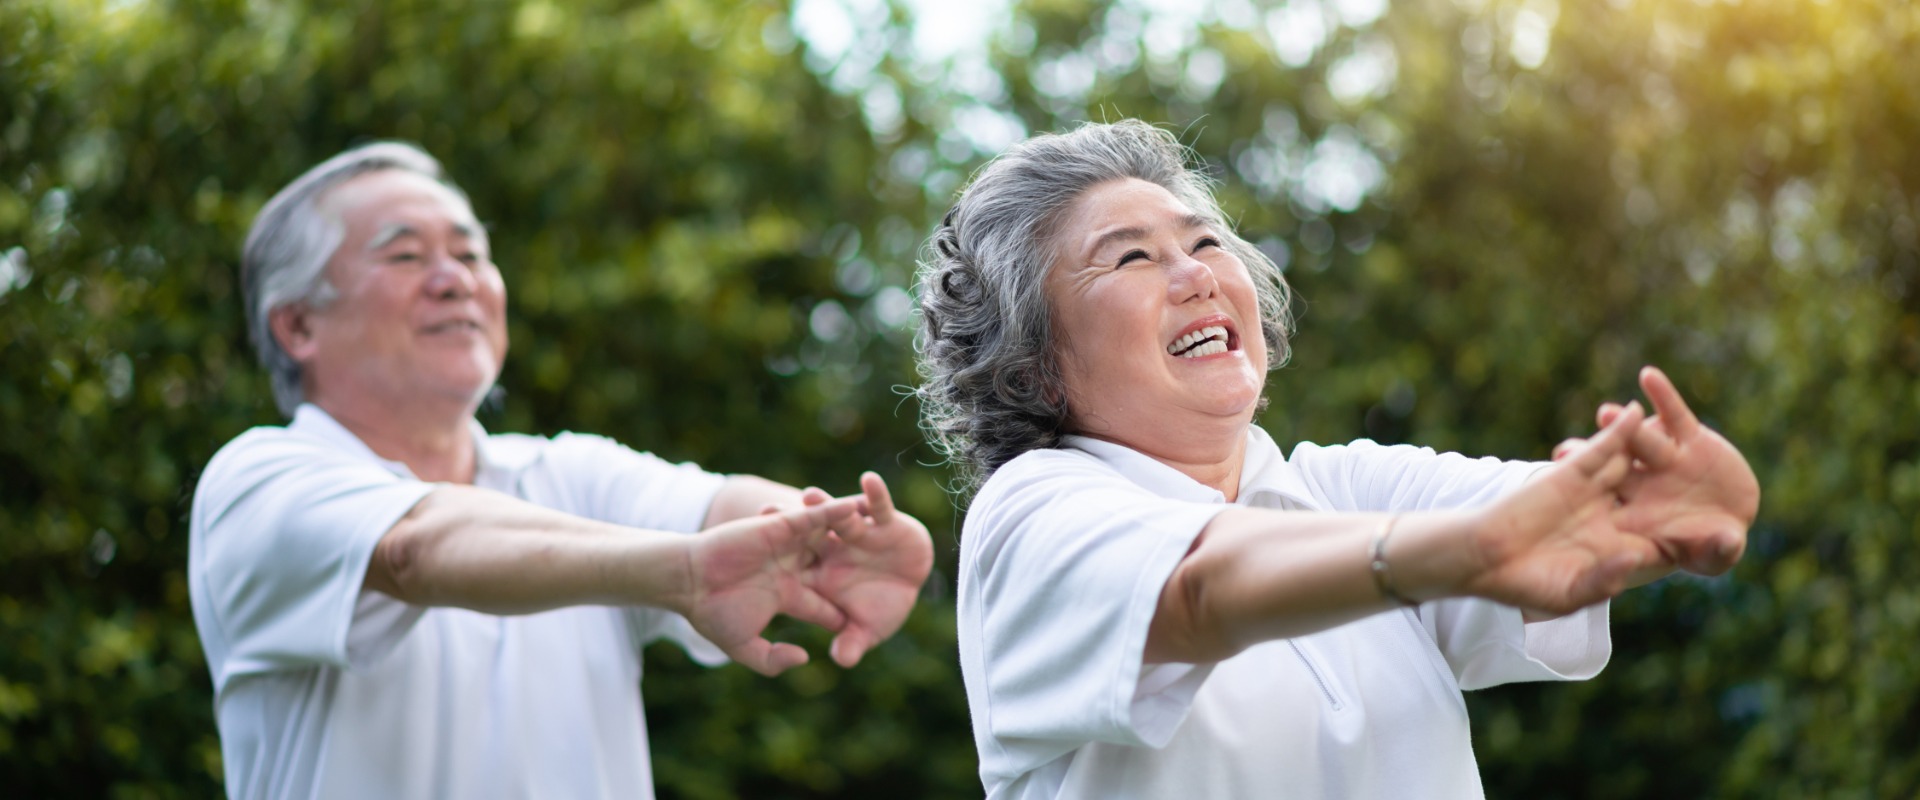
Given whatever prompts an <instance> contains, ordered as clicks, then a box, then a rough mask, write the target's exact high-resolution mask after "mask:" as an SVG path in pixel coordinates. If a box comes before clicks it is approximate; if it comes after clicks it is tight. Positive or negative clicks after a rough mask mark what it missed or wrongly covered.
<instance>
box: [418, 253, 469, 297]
mask: <svg viewBox="0 0 1920 800" xmlns="http://www.w3.org/2000/svg"><path fill="white" fill-rule="evenodd" d="M477 280H478V278H476V277H475V276H474V274H473V269H472V268H470V267H468V266H467V265H466V264H465V263H463V262H462V261H461V260H460V259H458V258H455V257H453V254H451V253H440V254H438V255H436V256H434V259H433V269H432V271H431V272H430V273H429V274H428V275H427V283H426V291H427V294H428V295H429V296H432V297H434V298H436V299H439V300H461V299H465V298H468V297H472V296H473V292H474V288H475V282H476V281H477Z"/></svg>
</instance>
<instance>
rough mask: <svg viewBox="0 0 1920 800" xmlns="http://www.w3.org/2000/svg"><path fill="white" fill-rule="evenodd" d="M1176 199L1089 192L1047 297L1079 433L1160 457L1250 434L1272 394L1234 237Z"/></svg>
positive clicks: (1130, 181) (1144, 190) (1120, 184)
mask: <svg viewBox="0 0 1920 800" xmlns="http://www.w3.org/2000/svg"><path fill="white" fill-rule="evenodd" d="M1223 233H1224V231H1219V230H1216V229H1215V228H1214V226H1213V225H1212V223H1211V222H1209V221H1208V220H1207V219H1206V218H1204V217H1201V216H1200V215H1198V214H1196V213H1195V212H1194V211H1193V209H1191V208H1188V207H1187V206H1186V205H1185V204H1184V203H1181V202H1180V200H1179V199H1178V198H1176V197H1174V195H1173V193H1171V192H1169V191H1167V190H1166V189H1165V188H1164V187H1162V186H1160V185H1158V184H1155V183H1149V182H1147V181H1143V180H1138V179H1134V178H1126V179H1122V180H1117V181H1110V182H1107V183H1103V184H1100V185H1098V186H1095V187H1093V188H1092V189H1089V190H1088V191H1087V192H1086V194H1084V195H1082V196H1081V197H1080V199H1079V200H1078V201H1076V202H1075V203H1074V205H1073V206H1072V207H1071V208H1070V209H1069V210H1068V213H1067V216H1066V218H1065V220H1064V221H1063V222H1062V224H1061V226H1060V228H1059V230H1058V231H1057V233H1056V234H1055V254H1054V264H1053V268H1052V269H1051V271H1050V272H1049V273H1048V275H1047V285H1046V293H1047V299H1048V302H1049V304H1050V305H1051V307H1052V311H1053V325H1054V334H1055V336H1056V337H1057V345H1056V346H1057V347H1059V348H1060V367H1061V371H1062V373H1063V377H1064V379H1065V382H1066V389H1067V405H1068V408H1069V409H1070V416H1069V419H1068V427H1069V429H1070V430H1071V431H1072V432H1073V433H1079V434H1084V435H1089V436H1096V437H1099V438H1102V439H1108V440H1111V441H1115V442H1119V443H1121V444H1124V445H1127V446H1129V447H1132V448H1134V449H1136V450H1140V451H1142V452H1145V453H1148V454H1150V455H1173V454H1178V453H1181V452H1184V451H1188V450H1190V449H1192V448H1191V447H1189V446H1188V445H1187V443H1186V442H1184V441H1183V438H1184V437H1187V436H1191V435H1195V434H1201V433H1202V430H1203V429H1215V430H1217V429H1221V426H1222V425H1229V426H1231V425H1233V424H1237V425H1238V426H1241V427H1244V426H1245V425H1246V424H1247V423H1248V422H1249V421H1251V420H1252V418H1253V412H1254V409H1255V408H1256V407H1257V406H1258V404H1259V401H1260V393H1261V391H1262V390H1263V389H1264V388H1265V385H1266V375H1267V349H1266V340H1265V338H1264V337H1263V336H1262V334H1261V327H1260V309H1259V300H1258V296H1257V293H1256V292H1255V290H1254V285H1253V279H1252V277H1251V276H1250V275H1249V274H1248V272H1247V267H1246V265H1245V264H1243V263H1241V261H1240V259H1239V258H1238V257H1236V256H1235V255H1233V254H1232V253H1231V252H1229V251H1227V249H1226V248H1225V247H1224V246H1222V245H1223V242H1224V240H1223V239H1222V234H1223Z"/></svg>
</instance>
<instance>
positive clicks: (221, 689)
mask: <svg viewBox="0 0 1920 800" xmlns="http://www.w3.org/2000/svg"><path fill="white" fill-rule="evenodd" d="M242 273H243V280H244V283H245V287H246V303H247V309H246V310H247V317H248V324H249V327H250V332H251V334H252V336H253V339H254V342H255V344H256V346H257V348H258V350H259V354H260V358H261V361H262V362H263V363H264V364H265V365H266V367H267V368H268V370H269V371H270V372H271V373H272V378H273V389H274V394H275V397H276V399H277V400H278V402H279V406H280V409H281V411H282V412H284V413H286V414H287V415H289V416H290V417H291V418H292V421H291V423H290V424H288V425H287V427H285V428H256V429H254V430H251V431H248V432H247V433H245V434H242V435H241V436H240V437H239V438H237V439H235V440H233V441H232V442H231V443H229V444H228V445H227V446H226V447H224V448H222V449H221V451H220V452H219V454H218V455H216V456H214V459H213V461H212V463H210V464H209V465H208V466H207V470H206V473H205V475H204V476H203V477H202V479H201V481H200V486H199V489H198V491H197V492H196V493H195V495H194V501H193V522H192V543H191V550H190V554H191V555H190V565H189V579H190V583H191V588H192V597H193V610H194V620H195V622H196V624H197V625H198V627H199V630H200V636H201V640H202V642H203V645H204V647H205V648H206V653H207V664H208V667H209V669H210V670H211V671H212V673H213V681H214V691H215V707H216V713H217V717H218V721H219V726H220V734H221V746H222V750H223V753H224V756H225V766H226V778H227V791H228V792H229V793H230V794H232V795H233V796H235V797H249V798H252V797H262V798H290V797H311V798H323V797H339V798H383V797H396V798H397V797H409V798H414V797H458V798H473V797H567V798H614V797H621V798H627V797H647V796H651V794H652V787H651V783H652V781H651V770H650V768H649V765H648V757H647V738H646V727H645V721H644V719H643V716H642V711H641V701H640V690H639V682H640V649H641V647H642V646H644V645H645V644H646V643H647V642H648V641H651V640H653V639H656V638H661V637H666V638H670V639H674V640H677V641H679V642H680V643H682V645H683V646H685V647H687V648H688V649H689V651H690V652H691V653H693V655H694V656H695V657H696V658H697V659H699V660H701V661H702V662H703V663H718V662H720V661H722V660H724V659H726V658H731V659H732V660H734V661H737V662H740V663H741V664H743V665H745V666H747V667H749V668H752V669H754V670H755V671H758V672H761V673H763V674H767V675H773V674H777V673H779V672H781V671H782V670H785V669H788V668H791V667H794V666H796V665H799V664H801V663H804V662H805V661H806V660H807V654H806V653H805V652H804V651H803V650H801V649H800V648H798V647H796V646H794V645H792V644H775V643H772V642H769V641H767V640H766V639H764V638H762V637H761V632H762V630H763V629H764V628H765V626H766V625H767V623H768V622H769V621H770V620H771V619H772V617H773V616H775V615H776V614H786V615H789V616H792V617H794V618H797V619H800V620H804V621H807V622H811V623H815V624H818V625H821V626H824V627H826V628H828V629H830V630H833V631H836V632H837V635H836V636H835V638H834V640H833V645H832V656H833V659H834V660H835V661H836V662H838V663H839V664H841V665H843V666H852V665H853V664H854V663H856V662H857V661H859V660H860V657H861V655H862V654H863V653H865V652H866V651H867V650H868V649H869V648H871V647H872V646H874V645H875V644H877V643H879V642H880V641H881V640H883V639H885V638H886V637H887V636H889V635H891V634H892V633H893V632H894V631H895V630H896V629H898V627H899V626H900V623H901V622H902V621H903V620H904V619H905V617H906V615H907V612H908V611H909V610H910V608H911V607H912V604H913V600H914V597H915V596H916V594H917V592H918V590H919V587H920V585H921V583H922V582H923V581H924V580H925V579H926V576H927V573H928V570H929V569H930V568H931V564H932V547H931V543H930V542H929V540H928V537H927V532H926V528H925V527H924V526H922V525H921V524H920V523H919V522H918V521H916V520H914V519H913V518H912V517H910V516H907V515H906V514H903V513H900V512H898V511H896V510H894V508H893V505H892V501H891V500H890V498H889V497H888V493H887V488H886V485H885V484H884V483H882V482H881V480H880V478H879V477H878V476H876V475H873V474H871V473H869V474H867V475H864V476H862V478H861V487H862V493H861V494H858V495H853V496H849V497H844V498H837V499H836V498H831V497H829V496H827V495H826V493H824V492H821V491H820V490H817V489H808V490H806V491H805V492H802V491H801V490H797V489H794V488H792V487H788V486H783V485H781V484H777V483H774V482H772V481H768V480H764V479H761V478H755V477H751V476H721V475H716V474H712V473H708V472H705V471H702V470H701V469H699V468H698V467H695V466H693V465H689V464H680V465H674V464H669V463H667V462H664V461H662V460H660V459H658V458H655V457H653V456H651V455H647V454H644V453H639V452H635V451H633V450H629V449H627V448H625V447H622V446H621V445H619V444H616V443H614V442H612V441H609V440H607V439H603V438H599V437H595V436H583V435H577V434H562V435H560V436H557V437H554V438H552V439H547V438H540V437H532V436H519V435H510V434H509V435H501V434H489V433H487V432H486V431H484V430H482V429H481V427H480V425H479V424H478V423H477V422H475V421H474V418H473V415H474V411H475V409H476V408H478V406H479V404H480V401H481V398H482V397H484V396H485V395H486V393H487V392H488V390H489V389H490V388H491V387H492V386H493V383H494V380H495V378H496V377H497V376H498V374H499V370H500V366H501V363H502V360H503V358H504V356H505V355H506V349H507V328H506V320H505V314H506V290H505V285H504V283H503V281H502V280H501V276H500V271H499V270H498V269H497V268H496V267H495V266H494V264H493V262H492V260H491V259H490V258H489V253H488V245H487V236H486V232H485V230H484V229H482V228H481V227H480V225H479V224H478V223H477V222H476V221H475V218H474V214H473V212H472V209H471V208H470V207H469V205H468V203H467V200H466V198H465V196H464V195H463V194H461V192H460V191H459V190H458V189H457V188H456V187H454V186H453V184H452V183H451V182H449V181H448V180H447V179H446V178H445V177H443V176H442V174H441V171H440V166H439V164H438V163H437V162H435V161H434V160H433V158H431V157H430V156H428V155H427V154H425V153H423V152H421V151H419V150H418V149H416V148H413V147H410V146H407V145H402V144H393V143H383V144H374V145H369V146H365V147H361V148H357V149H354V150H350V151H348V152H346V153H343V154H341V155H339V156H337V157H335V158H333V159H331V160H329V161H327V162H325V163H323V164H321V165H319V166H317V167H315V168H313V169H312V170H310V171H308V172H307V173H306V174H305V175H302V176H301V177H300V178H299V179H298V180H295V181H294V182H293V183H292V184H291V185H289V186H287V187H286V188H285V189H283V190H282V191H281V192H280V193H279V194H277V195H275V196H274V198H273V199H272V200H271V201H269V202H268V203H267V206H266V208H265V209H264V210H262V211H261V213H260V216H259V218H258V219H257V220H256V221H255V223H254V226H253V230H252V231H251V233H250V234H249V235H248V237H247V243H246V249H245V253H244V256H243V263H242ZM692 531H700V534H699V535H694V536H689V535H685V534H686V533H688V532H692Z"/></svg>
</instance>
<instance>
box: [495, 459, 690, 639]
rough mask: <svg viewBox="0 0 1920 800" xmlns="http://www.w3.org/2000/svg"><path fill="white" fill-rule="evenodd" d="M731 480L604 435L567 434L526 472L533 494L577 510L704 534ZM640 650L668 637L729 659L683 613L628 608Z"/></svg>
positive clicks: (525, 485)
mask: <svg viewBox="0 0 1920 800" xmlns="http://www.w3.org/2000/svg"><path fill="white" fill-rule="evenodd" d="M726 481H727V478H726V476H725V475H719V474H716V473H712V472H707V471H706V470H703V469H701V468H700V467H699V466H697V465H694V464H691V463H678V464H676V463H673V462H670V461H667V460H665V459H662V458H660V457H658V456H655V455H653V454H651V453H642V452H639V451H637V450H634V449H632V448H629V447H627V446H625V445H622V444H620V443H619V442H616V441H614V440H612V439H608V438H606V437H604V436H593V435H590V434H579V433H562V434H560V435H559V436H556V437H554V439H553V441H552V442H551V443H550V444H549V445H547V447H546V448H545V450H544V452H543V453H542V455H541V459H540V462H539V463H538V464H536V465H535V466H534V468H532V469H530V470H528V471H527V472H526V473H525V474H523V475H522V476H521V479H520V482H521V485H520V487H519V490H520V491H521V492H522V494H523V495H524V496H525V497H527V498H528V499H529V500H531V501H533V502H536V503H539V504H541V505H545V506H548V507H549V508H554V509H558V510H561V511H565V512H567V513H569V514H573V515H575V516H581V517H587V518H589V519H596V520H600V521H602V522H611V523H614V524H616V525H625V526H628V527H632V528H646V529H649V530H657V531H674V532H679V533H697V532H698V531H699V530H700V529H701V526H702V525H703V524H704V523H705V522H706V519H707V510H708V509H709V508H711V507H712V506H713V498H714V495H716V494H719V492H720V487H721V486H723V485H725V484H726ZM626 617H627V624H628V627H629V630H630V631H631V632H632V634H633V640H634V646H635V648H640V647H645V646H646V645H647V644H648V643H649V642H652V641H654V640H657V639H667V640H670V641H672V642H674V643H676V644H678V645H680V646H681V647H682V648H683V649H685V650H686V651H687V654H688V655H690V656H692V657H693V659H694V660H695V661H697V662H699V663H701V664H704V665H707V666H716V665H719V664H724V663H726V662H727V656H726V654H725V653H723V652H721V651H720V648H718V647H716V646H714V645H713V644H712V643H711V642H708V641H707V640H706V639H705V638H704V637H702V636H700V634H698V633H696V632H695V631H694V630H693V626H692V625H691V624H689V623H688V622H687V621H686V619H685V618H683V617H681V616H680V615H678V614H674V613H671V612H668V611H662V610H660V609H653V608H630V609H627V610H626Z"/></svg>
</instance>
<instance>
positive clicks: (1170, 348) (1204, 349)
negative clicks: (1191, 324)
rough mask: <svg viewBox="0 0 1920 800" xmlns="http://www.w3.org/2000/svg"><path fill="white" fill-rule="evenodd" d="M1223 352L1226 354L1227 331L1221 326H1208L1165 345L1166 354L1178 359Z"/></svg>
mask: <svg viewBox="0 0 1920 800" xmlns="http://www.w3.org/2000/svg"><path fill="white" fill-rule="evenodd" d="M1224 352H1227V329H1226V327H1225V326H1223V325H1208V326H1207V327H1204V328H1201V329H1200V330H1197V331H1194V332H1192V333H1189V334H1187V335H1185V336H1182V337H1180V338H1178V339H1175V340H1173V344H1170V345H1167V353H1168V354H1169V355H1173V356H1177V357H1179V358H1199V357H1201V356H1210V355H1214V354H1216V353H1224Z"/></svg>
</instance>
